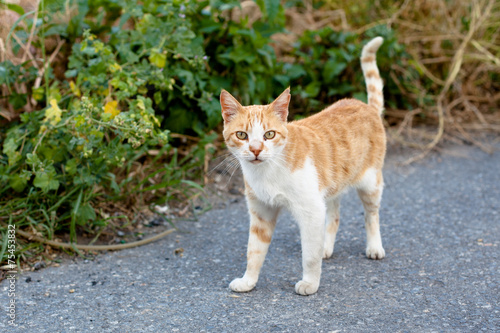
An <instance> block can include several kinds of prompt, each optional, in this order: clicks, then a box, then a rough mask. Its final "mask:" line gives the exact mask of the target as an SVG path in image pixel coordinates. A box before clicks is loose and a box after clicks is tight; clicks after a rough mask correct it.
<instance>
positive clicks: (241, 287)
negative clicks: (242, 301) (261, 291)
mask: <svg viewBox="0 0 500 333" xmlns="http://www.w3.org/2000/svg"><path fill="white" fill-rule="evenodd" d="M255 284H256V283H255V282H253V283H252V282H251V281H249V280H248V279H245V278H244V277H243V278H239V279H234V280H233V281H232V282H231V283H230V284H229V288H231V290H232V291H236V292H237V293H244V292H247V291H250V290H252V289H253V288H254V287H255Z"/></svg>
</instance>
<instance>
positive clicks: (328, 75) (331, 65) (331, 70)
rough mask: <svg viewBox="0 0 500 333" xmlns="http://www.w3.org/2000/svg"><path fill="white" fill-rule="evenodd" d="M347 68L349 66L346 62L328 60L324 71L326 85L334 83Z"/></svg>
mask: <svg viewBox="0 0 500 333" xmlns="http://www.w3.org/2000/svg"><path fill="white" fill-rule="evenodd" d="M346 67H347V64H346V63H344V62H338V61H335V60H334V59H331V60H328V61H327V62H326V64H325V67H324V70H323V77H324V79H325V82H326V83H330V82H332V81H333V79H334V78H335V77H337V76H338V75H339V74H340V73H342V71H343V70H344V69H345V68H346Z"/></svg>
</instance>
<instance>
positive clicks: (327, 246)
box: [323, 197, 340, 259]
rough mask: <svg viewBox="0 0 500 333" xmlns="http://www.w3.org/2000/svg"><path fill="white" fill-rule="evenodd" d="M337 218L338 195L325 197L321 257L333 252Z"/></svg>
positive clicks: (338, 208)
mask: <svg viewBox="0 0 500 333" xmlns="http://www.w3.org/2000/svg"><path fill="white" fill-rule="evenodd" d="M339 219H340V197H335V198H331V199H327V202H326V225H325V240H324V246H323V259H328V258H330V257H331V256H332V254H333V249H334V247H335V238H336V237H337V230H338V229H339Z"/></svg>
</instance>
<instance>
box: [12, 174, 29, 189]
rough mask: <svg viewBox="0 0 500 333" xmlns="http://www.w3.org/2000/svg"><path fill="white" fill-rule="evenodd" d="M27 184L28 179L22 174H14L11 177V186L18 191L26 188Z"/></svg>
mask: <svg viewBox="0 0 500 333" xmlns="http://www.w3.org/2000/svg"><path fill="white" fill-rule="evenodd" d="M27 184H28V180H27V179H26V178H25V177H21V176H20V175H13V176H11V177H10V179H9V185H10V187H12V188H13V189H14V191H16V192H22V191H23V190H24V189H25V188H26V185H27Z"/></svg>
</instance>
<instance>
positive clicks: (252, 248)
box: [220, 37, 386, 295]
mask: <svg viewBox="0 0 500 333" xmlns="http://www.w3.org/2000/svg"><path fill="white" fill-rule="evenodd" d="M382 42H383V38H382V37H376V38H374V39H373V40H371V41H370V42H369V43H368V44H366V45H365V46H364V47H363V50H362V54H361V66H362V71H363V75H364V77H365V81H366V86H367V91H368V104H365V103H363V102H361V101H358V100H356V99H342V100H340V101H338V102H336V103H334V104H333V105H331V106H329V107H327V108H326V109H324V110H323V111H321V112H319V113H317V114H315V115H313V116H311V117H308V118H305V119H302V120H298V121H293V122H290V123H288V122H287V116H288V106H289V102H290V98H291V96H290V88H287V89H286V90H285V91H284V92H283V93H282V94H281V95H280V96H279V97H278V98H276V100H274V102H272V103H271V104H269V105H251V106H242V105H241V104H240V103H239V102H238V101H237V100H236V99H235V98H234V97H233V96H232V95H231V94H230V93H228V92H227V91H225V90H222V92H221V95H220V103H221V109H222V110H221V111H222V117H223V119H224V130H223V136H224V140H225V142H226V145H227V147H228V149H229V151H230V152H231V153H232V154H233V155H234V156H235V157H236V158H237V160H238V161H239V163H240V166H241V169H242V171H243V176H244V180H245V196H246V200H247V205H248V210H249V214H250V235H249V240H248V249H247V268H246V272H245V274H244V275H243V277H242V278H238V279H235V280H233V281H232V282H231V283H230V285H229V287H230V288H231V289H232V290H233V291H235V292H247V291H250V290H252V289H253V288H254V287H255V285H256V283H257V280H258V279H259V273H260V269H261V267H262V264H263V262H264V259H265V256H266V254H267V250H268V248H269V244H270V243H271V238H272V235H273V232H274V228H275V225H276V219H277V217H278V214H279V212H280V210H281V209H282V208H286V209H288V210H289V211H290V213H291V214H292V216H293V217H294V219H296V220H297V222H298V225H299V229H300V239H301V245H302V267H303V276H302V280H300V281H299V282H297V283H296V285H295V292H296V293H297V294H300V295H311V294H314V293H316V292H317V290H318V287H319V284H320V276H321V265H322V258H325V259H326V258H330V257H331V256H332V253H333V247H334V244H335V236H336V233H337V229H338V227H339V201H340V195H341V194H342V192H344V190H345V189H347V188H348V187H354V188H355V189H357V192H358V195H359V197H360V199H361V201H362V203H363V206H364V210H365V227H366V234H367V247H366V256H367V257H368V258H371V259H382V258H384V256H385V251H384V248H383V247H382V239H381V236H380V230H379V229H380V228H379V207H380V200H381V196H382V189H383V178H382V166H383V164H384V157H385V151H386V136H385V129H384V126H383V123H382V119H381V113H382V110H383V104H384V98H383V94H382V88H383V82H382V79H381V77H380V74H379V70H378V67H377V64H376V52H377V50H378V49H379V47H380V45H381V44H382ZM325 220H326V225H325Z"/></svg>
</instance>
